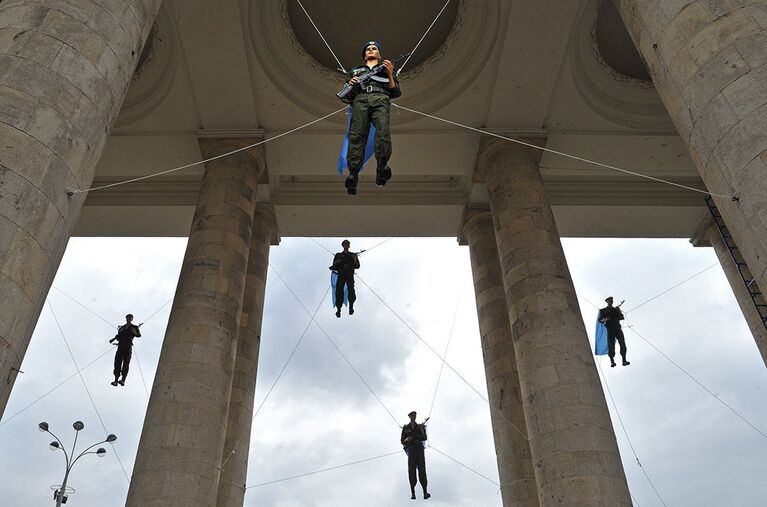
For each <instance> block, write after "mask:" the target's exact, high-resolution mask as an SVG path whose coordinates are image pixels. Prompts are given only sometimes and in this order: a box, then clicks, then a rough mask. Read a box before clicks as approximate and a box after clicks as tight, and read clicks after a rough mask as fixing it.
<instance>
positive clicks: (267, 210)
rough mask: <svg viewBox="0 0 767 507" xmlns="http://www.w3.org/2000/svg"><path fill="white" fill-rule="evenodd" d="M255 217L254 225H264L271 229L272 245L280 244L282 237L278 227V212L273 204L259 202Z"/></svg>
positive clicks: (270, 242) (270, 239)
mask: <svg viewBox="0 0 767 507" xmlns="http://www.w3.org/2000/svg"><path fill="white" fill-rule="evenodd" d="M253 219H254V222H255V224H256V225H254V227H258V226H259V225H263V227H266V228H267V229H268V230H269V244H270V245H279V244H280V239H281V238H280V232H279V230H278V228H277V214H276V213H275V211H274V205H273V204H267V203H262V202H257V203H256V210H255V211H254V212H253Z"/></svg>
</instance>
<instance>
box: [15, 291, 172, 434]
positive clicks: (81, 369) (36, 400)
mask: <svg viewBox="0 0 767 507" xmlns="http://www.w3.org/2000/svg"><path fill="white" fill-rule="evenodd" d="M52 288H53V289H56V290H57V291H59V292H61V293H62V294H64V295H65V296H67V294H66V293H64V292H63V291H62V290H61V289H59V288H57V287H52ZM67 297H69V298H70V299H72V300H73V301H75V302H76V303H78V304H80V303H79V302H78V301H77V300H75V299H74V298H72V297H71V296H67ZM172 301H173V300H172V299H171V300H169V301H168V302H167V303H165V304H164V305H162V306H161V307H160V309H159V310H157V311H155V312H154V313H153V314H152V315H150V316H149V318H147V319H146V320H145V321H144V323H146V322H148V321H149V319H151V318H152V317H154V316H155V315H157V313H159V311H160V310H162V309H163V308H165V307H166V306H168V304H170V303H171V302H172ZM81 306H82V305H81ZM84 308H85V307H84ZM86 310H89V311H90V309H88V308H86ZM91 313H93V312H91ZM94 315H96V316H97V317H99V318H100V319H101V320H104V321H105V322H107V324H109V325H110V326H111V325H112V323H111V322H109V321H106V320H105V319H103V318H102V317H101V316H99V315H98V314H95V313H94ZM113 350H114V347H109V348H108V349H107V350H105V351H104V352H103V353H102V354H100V355H99V356H98V357H96V358H95V359H94V360H92V361H91V362H89V363H88V364H86V365H85V366H83V367H82V368H80V369H79V370H78V371H76V372H75V373H73V374H72V375H70V376H69V377H67V378H65V379H64V380H62V381H61V382H59V383H58V384H56V385H55V386H54V387H52V388H51V389H49V390H48V391H47V392H46V393H45V394H43V395H41V396H39V397H38V398H37V399H35V400H34V401H33V402H31V403H29V404H28V405H26V406H25V407H24V408H22V409H21V410H19V411H18V412H16V413H15V414H13V415H12V416H11V417H9V418H7V419H5V420H4V421H2V422H0V426H3V425H4V424H6V423H8V422H10V421H11V419H13V418H15V417H16V416H18V415H20V414H21V413H22V412H24V411H26V410H27V409H29V408H31V407H32V406H33V405H35V404H36V403H37V402H39V401H40V400H42V399H43V398H45V397H46V396H48V395H49V394H51V393H53V392H54V391H56V390H57V389H58V388H60V387H61V386H63V385H64V384H66V383H67V382H69V381H70V380H72V379H73V378H75V377H76V376H77V375H78V374H79V373H80V372H81V371H85V370H86V369H87V368H88V367H89V366H92V365H94V364H96V363H97V362H98V361H99V359H101V358H102V357H104V356H106V355H107V354H109V353H110V352H112V351H113ZM137 357H138V356H137ZM136 364H138V362H137V363H136ZM140 371H141V370H139V372H140Z"/></svg>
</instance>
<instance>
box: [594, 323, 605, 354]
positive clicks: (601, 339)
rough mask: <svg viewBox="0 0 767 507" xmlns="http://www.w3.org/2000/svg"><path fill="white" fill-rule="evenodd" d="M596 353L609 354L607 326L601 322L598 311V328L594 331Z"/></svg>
mask: <svg viewBox="0 0 767 507" xmlns="http://www.w3.org/2000/svg"><path fill="white" fill-rule="evenodd" d="M594 355H595V356H606V355H607V328H606V327H605V325H604V324H602V323H601V322H599V313H597V329H596V332H595V333H594Z"/></svg>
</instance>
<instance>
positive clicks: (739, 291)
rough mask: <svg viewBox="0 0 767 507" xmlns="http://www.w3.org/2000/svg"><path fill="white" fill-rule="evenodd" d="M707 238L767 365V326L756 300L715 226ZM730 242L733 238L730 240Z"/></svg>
mask: <svg viewBox="0 0 767 507" xmlns="http://www.w3.org/2000/svg"><path fill="white" fill-rule="evenodd" d="M706 238H707V239H708V242H709V243H710V244H711V246H712V247H714V251H715V252H716V256H717V257H718V258H719V263H720V264H721V265H722V270H723V271H724V274H725V275H726V276H727V281H729V282H730V287H732V292H733V294H735V299H736V300H737V301H738V305H739V306H740V311H741V312H743V317H745V319H746V323H747V324H748V328H749V329H750V330H751V334H752V335H753V336H754V341H755V342H756V347H757V348H758V349H759V353H760V354H761V355H762V361H764V364H765V366H767V327H765V325H764V323H763V322H762V318H761V315H759V312H758V311H757V309H756V306H755V305H754V301H753V300H752V299H751V296H750V295H749V291H748V289H747V288H746V286H745V285H744V283H743V279H742V278H741V276H740V273H739V272H738V268H737V267H736V266H735V261H734V260H733V258H732V256H731V255H730V251H729V249H728V248H727V246H726V245H725V244H724V240H723V239H722V235H721V234H720V233H719V230H718V229H717V228H716V227H715V226H713V225H712V226H711V227H709V228H708V230H707V231H706ZM730 244H733V243H732V240H730ZM751 290H752V291H754V292H761V290H760V288H759V286H758V285H754V286H752V288H751ZM763 301H764V297H763V296H762V297H761V298H759V302H763Z"/></svg>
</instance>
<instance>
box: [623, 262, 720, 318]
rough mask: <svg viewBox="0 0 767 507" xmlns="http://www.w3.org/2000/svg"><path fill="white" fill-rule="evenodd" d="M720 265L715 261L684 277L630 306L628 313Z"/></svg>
mask: <svg viewBox="0 0 767 507" xmlns="http://www.w3.org/2000/svg"><path fill="white" fill-rule="evenodd" d="M718 265H719V261H717V262H715V263H713V264H712V265H710V266H709V267H707V268H706V269H703V270H701V271H698V272H697V273H695V274H694V275H692V276H689V277H687V278H685V279H684V280H682V281H681V282H679V283H677V284H676V285H673V286H672V287H669V288H668V289H666V290H664V291H663V292H661V293H659V294H656V295H655V296H653V297H651V298H650V299H647V300H645V301H642V302H641V303H639V304H638V305H636V306H634V307H632V308H630V309H628V310H626V314H628V313H629V312H633V311H634V310H636V309H637V308H640V307H642V306H644V305H646V304H647V303H649V302H650V301H654V300H656V299H658V298H659V297H661V296H663V295H664V294H666V293H667V292H671V291H672V290H674V289H676V288H677V287H679V286H680V285H684V284H685V283H687V282H689V281H690V280H692V279H693V278H695V277H697V276H700V275H702V274H703V273H705V272H706V271H708V270H709V269H711V268H713V267H714V266H718Z"/></svg>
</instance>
